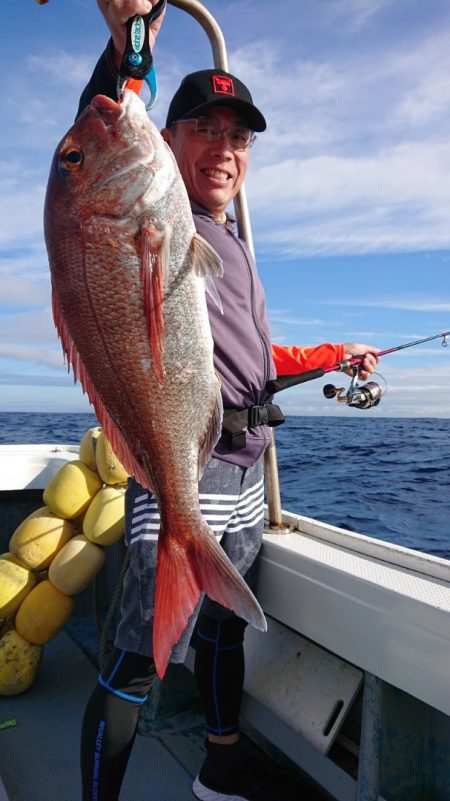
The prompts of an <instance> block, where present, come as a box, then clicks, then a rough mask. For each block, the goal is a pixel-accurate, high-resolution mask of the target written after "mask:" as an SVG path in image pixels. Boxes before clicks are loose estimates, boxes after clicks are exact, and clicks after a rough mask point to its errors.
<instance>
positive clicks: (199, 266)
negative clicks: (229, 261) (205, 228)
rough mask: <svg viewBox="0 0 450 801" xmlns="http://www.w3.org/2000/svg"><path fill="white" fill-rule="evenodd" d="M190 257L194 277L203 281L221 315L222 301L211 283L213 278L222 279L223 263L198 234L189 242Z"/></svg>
mask: <svg viewBox="0 0 450 801" xmlns="http://www.w3.org/2000/svg"><path fill="white" fill-rule="evenodd" d="M191 257H192V265H193V270H194V273H195V275H198V276H199V278H204V279H205V289H206V291H207V293H208V295H209V296H210V298H211V299H212V300H213V301H214V303H215V304H216V306H217V308H218V309H219V311H220V312H221V314H223V308H222V301H221V300H220V295H219V293H218V291H217V287H216V285H215V283H214V281H213V276H216V277H217V278H222V276H223V262H222V259H221V258H220V256H219V255H218V254H217V253H216V251H215V250H214V248H212V247H211V245H210V244H209V242H207V241H206V239H203V237H202V236H200V234H194V236H193V237H192V242H191Z"/></svg>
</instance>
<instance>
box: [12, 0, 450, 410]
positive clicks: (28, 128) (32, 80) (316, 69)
mask: <svg viewBox="0 0 450 801" xmlns="http://www.w3.org/2000/svg"><path fill="white" fill-rule="evenodd" d="M206 5H207V7H208V8H209V10H210V11H211V12H212V13H213V15H214V16H215V17H216V19H217V21H218V22H219V24H220V26H221V28H222V30H223V32H224V35H225V38H226V42H227V46H228V55H229V62H230V70H231V71H232V72H235V73H236V74H238V75H239V76H240V77H241V78H243V80H244V81H245V82H246V83H247V84H248V85H249V87H250V88H251V91H252V94H253V96H254V99H255V102H256V103H257V105H258V106H259V107H260V108H261V109H262V110H263V111H264V113H265V116H266V118H267V120H268V123H269V129H268V131H267V132H266V133H265V134H261V135H259V136H258V139H257V141H256V143H255V145H254V147H253V152H252V164H251V169H250V173H249V177H248V180H247V194H248V199H249V206H250V212H251V217H252V226H253V234H254V240H255V248H256V253H257V261H258V265H259V269H260V273H261V277H262V279H263V282H264V285H265V288H266V293H267V302H268V308H269V314H270V320H271V325H272V332H273V338H274V340H275V341H277V342H279V343H282V344H299V345H307V344H311V345H315V344H319V343H320V342H324V341H334V342H344V341H350V340H359V341H363V342H364V341H365V342H373V343H374V344H377V345H378V346H379V347H381V348H383V349H384V348H388V347H391V346H393V345H397V344H402V343H404V342H407V341H409V340H411V339H416V338H420V337H425V336H430V335H432V334H434V333H438V332H440V331H443V330H446V329H449V328H450V278H449V265H450V180H449V173H450V48H449V45H448V43H449V40H450V5H449V3H448V0H428V2H427V3H424V2H423V0H395V2H392V0H276V2H273V0H236V2H234V0H231V2H225V1H224V0H209V2H207V3H206ZM0 24H1V28H2V30H3V31H4V32H9V35H8V36H7V37H4V41H3V46H2V50H1V54H0V59H1V62H2V64H1V74H2V76H3V81H2V98H3V99H2V104H1V111H0V114H1V119H0V140H1V145H2V147H1V156H0V185H1V192H0V275H1V280H0V411H15V410H18V411H19V410H20V411H89V410H90V407H89V404H88V402H87V400H86V398H85V397H84V396H83V395H82V393H81V390H80V388H79V387H76V386H74V385H73V380H72V378H71V376H69V375H68V374H67V371H66V368H65V366H64V364H63V359H62V355H61V349H60V346H59V343H58V340H57V338H56V334H55V330H54V326H53V321H52V316H51V308H50V282H49V271H48V265H47V259H46V253H45V246H44V241H43V234H42V209H43V199H44V193H45V186H46V181H47V176H48V171H49V165H50V161H51V156H52V154H53V151H54V149H55V147H56V144H57V143H58V141H59V140H60V139H61V137H62V136H63V134H64V133H65V131H66V130H67V128H68V127H69V126H70V125H71V124H72V121H73V118H74V114H75V111H76V108H77V103H78V97H79V95H80V92H81V90H82V88H83V87H84V85H85V83H86V81H87V80H88V78H89V76H90V73H91V70H92V68H93V66H94V64H95V62H96V60H97V58H98V56H99V54H100V52H101V50H102V49H103V47H104V45H105V43H106V41H107V31H106V27H105V25H104V22H103V19H102V17H101V15H100V13H99V12H98V10H97V6H96V3H95V2H94V0H50V2H49V3H48V5H45V6H38V5H37V4H36V3H35V2H33V0H19V1H18V2H15V3H5V2H3V3H2V4H1V10H0ZM5 39H6V41H5ZM154 55H155V64H156V68H157V72H158V79H159V87H160V93H159V100H158V103H157V106H156V108H155V110H154V111H153V112H152V116H153V118H154V119H155V121H156V123H157V124H159V125H162V124H163V121H164V118H165V112H166V109H167V105H168V102H169V100H170V97H171V95H172V93H173V91H174V90H175V88H176V87H177V85H178V83H179V81H180V80H181V78H182V76H183V75H184V74H185V73H186V72H189V71H191V70H194V69H200V68H202V67H209V66H211V55H210V48H209V43H208V40H207V38H206V36H205V34H204V33H203V31H202V30H201V29H200V27H199V25H198V24H197V23H196V22H194V21H193V20H192V19H191V18H189V17H188V16H187V15H186V14H185V13H183V12H181V11H180V10H178V9H175V8H173V7H169V9H168V13H167V16H166V20H165V23H164V27H163V30H162V32H161V34H160V37H159V41H158V46H157V49H156V50H155V54H154ZM379 370H380V373H381V374H382V376H383V377H384V379H385V380H386V381H387V382H388V385H389V389H388V392H387V394H386V397H385V398H384V399H383V401H382V405H381V406H380V407H379V408H378V409H376V410H373V411H371V412H367V414H371V415H383V416H389V417H396V416H419V417H423V416H425V417H427V416H429V417H450V403H449V396H450V393H449V390H450V348H448V349H447V350H446V349H444V348H442V347H441V345H440V342H439V341H438V340H437V341H435V342H431V343H428V344H427V345H424V346H420V347H416V348H411V349H410V350H406V351H404V352H403V353H399V354H393V355H390V356H386V357H385V358H384V359H383V360H382V362H381V363H380V367H379ZM328 380H330V376H328ZM331 380H332V381H333V382H334V383H338V384H339V383H340V381H339V375H338V374H332V376H331ZM322 383H324V382H320V381H315V382H311V383H310V384H308V385H304V386H303V387H301V388H295V389H292V390H288V391H287V392H285V393H283V395H280V396H279V401H280V403H281V405H282V406H283V409H284V411H285V412H286V413H288V414H319V415H324V414H325V415H330V414H338V415H355V414H360V413H359V412H356V411H354V410H350V409H347V408H342V406H341V405H338V404H336V403H335V402H334V401H327V400H325V399H324V398H323V397H322V393H321V385H322Z"/></svg>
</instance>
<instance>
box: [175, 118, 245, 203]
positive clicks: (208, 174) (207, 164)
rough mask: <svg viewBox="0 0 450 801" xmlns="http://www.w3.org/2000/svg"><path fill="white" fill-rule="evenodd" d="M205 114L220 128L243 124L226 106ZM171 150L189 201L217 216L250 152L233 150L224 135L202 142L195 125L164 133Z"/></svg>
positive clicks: (233, 191)
mask: <svg viewBox="0 0 450 801" xmlns="http://www.w3.org/2000/svg"><path fill="white" fill-rule="evenodd" d="M204 113H205V114H208V115H210V116H213V117H215V118H216V119H217V120H219V121H220V122H221V123H222V125H224V126H225V127H228V126H230V125H246V124H247V123H246V122H245V120H244V119H243V118H242V117H241V116H240V115H239V113H238V112H237V111H236V110H234V109H232V108H229V107H226V106H214V107H213V108H210V109H207V110H206V111H205V112H204ZM163 135H164V138H165V139H166V141H167V142H168V143H169V145H170V147H171V148H172V150H173V153H174V155H175V158H176V160H177V163H178V167H179V169H180V173H181V176H182V178H183V181H184V183H185V185H186V189H187V193H188V195H189V198H190V200H192V201H193V202H194V203H198V205H199V206H203V208H205V209H207V210H208V211H210V212H211V214H213V215H215V216H219V215H220V214H221V213H222V212H223V211H225V209H226V208H227V206H228V204H229V203H230V201H231V200H232V199H233V198H234V197H235V195H236V194H237V193H238V191H239V189H240V188H241V186H242V183H243V181H244V178H245V174H246V171H247V165H248V159H249V153H250V150H249V149H247V150H233V149H232V148H231V146H230V143H229V141H228V137H227V136H226V135H225V134H223V135H222V136H221V137H220V138H219V139H218V140H217V142H205V141H204V140H203V139H200V138H199V137H197V136H196V135H195V133H194V125H193V124H192V123H190V122H180V123H177V124H175V125H173V126H171V127H170V128H166V129H164V131H163Z"/></svg>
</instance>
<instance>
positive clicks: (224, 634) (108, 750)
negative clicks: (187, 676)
mask: <svg viewBox="0 0 450 801" xmlns="http://www.w3.org/2000/svg"><path fill="white" fill-rule="evenodd" d="M245 626H246V623H245V621H244V620H241V619H240V618H236V617H233V618H229V619H227V620H222V621H216V620H213V619H212V618H210V617H207V616H206V615H205V614H201V615H200V616H199V620H198V624H197V633H196V657H195V678H196V681H197V685H198V689H199V693H200V697H201V699H202V702H203V705H204V709H205V714H206V723H207V729H208V732H211V733H212V734H217V735H222V734H232V733H233V732H236V731H238V729H239V710H240V704H241V695H242V686H243V681H244V650H243V640H244V631H245ZM153 676H154V663H153V659H152V658H151V657H146V656H141V655H140V654H134V653H131V652H129V651H119V650H118V649H114V651H113V653H112V655H111V658H110V660H109V663H108V665H107V667H106V669H105V670H104V671H103V673H102V674H101V676H99V682H98V684H97V686H96V688H95V689H94V692H93V693H92V695H91V697H90V699H89V701H88V704H87V707H86V711H85V714H84V719H83V727H82V738H81V774H82V782H83V801H118V798H119V793H120V787H121V785H122V781H123V777H124V774H125V769H126V766H127V763H128V759H129V757H130V753H131V749H132V746H133V742H134V738H135V736H136V728H137V723H138V718H139V710H140V708H141V706H142V704H143V703H144V702H145V700H146V698H147V695H148V693H149V691H150V687H151V683H152V679H153Z"/></svg>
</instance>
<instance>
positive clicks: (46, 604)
mask: <svg viewBox="0 0 450 801" xmlns="http://www.w3.org/2000/svg"><path fill="white" fill-rule="evenodd" d="M74 604H75V601H74V599H73V598H71V597H69V596H68V595H64V593H62V592H60V591H59V590H58V589H56V587H54V586H53V584H52V583H51V582H50V581H48V579H47V580H45V581H41V582H40V583H39V584H37V585H36V587H34V589H32V590H31V592H30V593H28V595H27V597H26V598H25V600H24V601H22V603H21V605H20V606H19V609H18V610H17V614H16V621H15V625H16V629H17V631H18V632H19V634H20V636H21V637H23V638H24V640H28V642H34V643H36V645H43V644H44V643H46V642H48V641H49V640H51V639H52V637H54V636H55V634H57V633H58V631H60V630H61V629H62V627H63V626H64V625H65V623H66V622H67V620H68V619H69V617H70V615H71V613H72V610H73V607H74Z"/></svg>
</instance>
